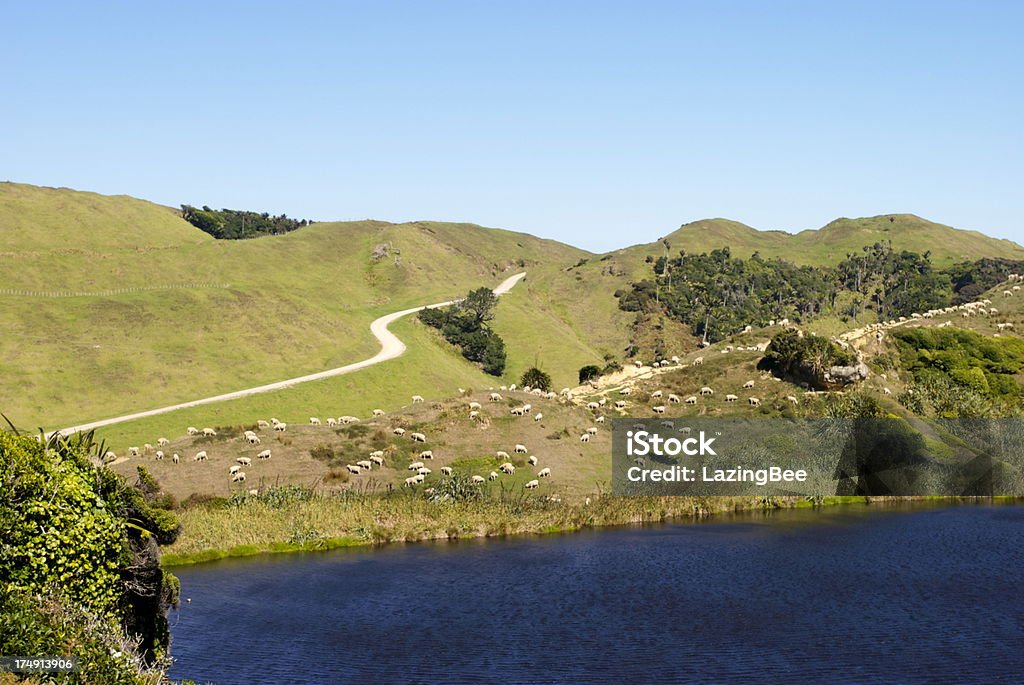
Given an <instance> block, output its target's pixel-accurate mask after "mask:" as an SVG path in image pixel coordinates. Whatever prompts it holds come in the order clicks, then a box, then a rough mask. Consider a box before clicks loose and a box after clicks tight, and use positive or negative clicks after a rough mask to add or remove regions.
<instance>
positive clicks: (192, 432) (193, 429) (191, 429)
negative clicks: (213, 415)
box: [188, 426, 199, 435]
mask: <svg viewBox="0 0 1024 685" xmlns="http://www.w3.org/2000/svg"><path fill="white" fill-rule="evenodd" d="M188 434H189V435H199V429H198V428H196V427H195V426H189V427H188Z"/></svg>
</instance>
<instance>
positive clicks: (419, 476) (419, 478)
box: [413, 473, 427, 483]
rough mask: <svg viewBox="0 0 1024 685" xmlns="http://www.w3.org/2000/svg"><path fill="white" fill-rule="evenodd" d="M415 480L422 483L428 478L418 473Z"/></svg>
mask: <svg viewBox="0 0 1024 685" xmlns="http://www.w3.org/2000/svg"><path fill="white" fill-rule="evenodd" d="M413 478H414V479H415V480H416V482H417V483H422V482H423V481H424V480H426V478H427V477H426V476H424V475H423V474H422V473H417V474H416V475H415V476H413Z"/></svg>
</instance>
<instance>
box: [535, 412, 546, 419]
mask: <svg viewBox="0 0 1024 685" xmlns="http://www.w3.org/2000/svg"><path fill="white" fill-rule="evenodd" d="M543 418H544V413H543V412H537V413H536V414H534V415H533V420H534V421H540V420H541V419H543Z"/></svg>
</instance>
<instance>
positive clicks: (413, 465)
mask: <svg viewBox="0 0 1024 685" xmlns="http://www.w3.org/2000/svg"><path fill="white" fill-rule="evenodd" d="M423 466H424V464H423V462H422V461H414V462H413V463H411V464H409V466H407V467H406V468H408V469H409V470H410V471H415V470H416V469H421V468H423Z"/></svg>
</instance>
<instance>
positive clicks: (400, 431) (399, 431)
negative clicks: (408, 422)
mask: <svg viewBox="0 0 1024 685" xmlns="http://www.w3.org/2000/svg"><path fill="white" fill-rule="evenodd" d="M391 432H392V433H394V434H395V435H405V429H404V428H396V429H395V430H393V431H391Z"/></svg>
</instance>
